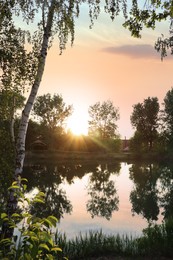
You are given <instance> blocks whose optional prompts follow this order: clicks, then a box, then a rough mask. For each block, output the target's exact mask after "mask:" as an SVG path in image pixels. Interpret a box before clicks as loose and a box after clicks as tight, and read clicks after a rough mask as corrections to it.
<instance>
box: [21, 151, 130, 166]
mask: <svg viewBox="0 0 173 260" xmlns="http://www.w3.org/2000/svg"><path fill="white" fill-rule="evenodd" d="M132 159H134V156H133V154H131V153H127V152H126V153H124V152H120V153H108V152H106V153H103V152H102V153H100V152H95V153H94V152H92V153H90V152H74V151H72V152H68V151H48V150H46V151H27V152H26V157H25V163H26V164H27V163H29V162H30V161H32V162H40V163H41V162H44V161H45V160H46V161H50V162H52V161H57V160H58V161H61V162H67V161H68V162H74V161H75V162H79V161H82V162H85V161H87V162H88V161H99V162H103V161H109V162H111V161H115V160H117V161H129V160H132Z"/></svg>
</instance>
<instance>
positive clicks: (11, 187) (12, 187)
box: [8, 185, 20, 190]
mask: <svg viewBox="0 0 173 260" xmlns="http://www.w3.org/2000/svg"><path fill="white" fill-rule="evenodd" d="M13 189H20V187H19V186H17V185H13V186H10V187H9V188H8V190H13Z"/></svg>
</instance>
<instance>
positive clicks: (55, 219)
mask: <svg viewBox="0 0 173 260" xmlns="http://www.w3.org/2000/svg"><path fill="white" fill-rule="evenodd" d="M47 219H48V220H49V221H50V222H51V223H52V225H53V226H54V227H56V224H57V222H58V219H57V218H56V217H54V216H48V217H47Z"/></svg>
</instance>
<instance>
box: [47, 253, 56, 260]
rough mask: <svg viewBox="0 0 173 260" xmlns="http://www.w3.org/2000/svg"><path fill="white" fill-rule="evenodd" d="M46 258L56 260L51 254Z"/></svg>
mask: <svg viewBox="0 0 173 260" xmlns="http://www.w3.org/2000/svg"><path fill="white" fill-rule="evenodd" d="M46 257H47V259H49V260H53V259H54V257H53V256H52V255H50V254H46Z"/></svg>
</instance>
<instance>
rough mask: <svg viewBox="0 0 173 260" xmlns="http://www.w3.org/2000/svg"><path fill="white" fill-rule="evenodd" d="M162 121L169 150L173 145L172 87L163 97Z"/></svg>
mask: <svg viewBox="0 0 173 260" xmlns="http://www.w3.org/2000/svg"><path fill="white" fill-rule="evenodd" d="M163 122H164V126H165V132H164V135H165V136H166V140H167V146H168V148H169V150H172V147H173V88H171V90H169V91H168V92H167V93H166V96H165V98H164V110H163Z"/></svg>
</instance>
